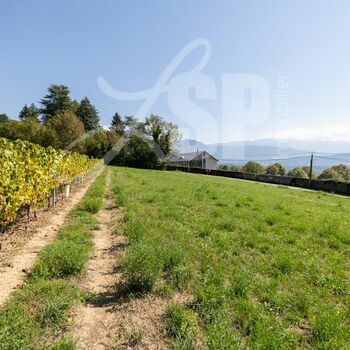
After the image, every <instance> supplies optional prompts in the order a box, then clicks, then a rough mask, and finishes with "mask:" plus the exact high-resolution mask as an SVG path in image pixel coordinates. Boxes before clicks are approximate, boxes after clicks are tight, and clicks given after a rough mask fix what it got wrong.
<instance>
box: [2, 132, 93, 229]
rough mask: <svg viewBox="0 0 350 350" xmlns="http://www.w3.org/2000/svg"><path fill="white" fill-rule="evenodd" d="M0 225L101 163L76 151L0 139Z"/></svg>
mask: <svg viewBox="0 0 350 350" xmlns="http://www.w3.org/2000/svg"><path fill="white" fill-rule="evenodd" d="M0 164H1V167H0V227H3V226H5V225H8V224H9V223H11V222H13V221H14V220H15V219H16V217H17V216H18V214H19V212H20V210H21V209H23V208H26V209H27V210H28V211H29V210H35V209H36V208H39V207H41V206H43V205H44V204H46V203H48V200H49V198H50V195H51V191H52V190H54V189H56V188H59V187H61V186H62V185H64V184H69V183H70V182H71V181H72V180H73V179H74V178H75V177H78V176H83V175H85V174H86V173H88V172H89V171H91V170H93V169H94V168H96V167H98V166H99V165H100V161H97V160H94V159H90V158H88V157H87V156H85V155H81V154H78V153H72V152H66V151H62V150H56V149H54V148H52V147H47V148H44V147H41V146H38V145H35V144H32V143H30V142H26V141H20V140H17V141H14V142H11V141H9V140H7V139H5V138H0Z"/></svg>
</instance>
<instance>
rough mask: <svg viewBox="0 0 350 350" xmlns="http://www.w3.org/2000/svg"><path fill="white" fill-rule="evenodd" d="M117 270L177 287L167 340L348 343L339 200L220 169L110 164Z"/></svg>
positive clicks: (158, 286)
mask: <svg viewBox="0 0 350 350" xmlns="http://www.w3.org/2000/svg"><path fill="white" fill-rule="evenodd" d="M113 190H114V193H115V195H116V197H117V200H118V202H119V204H120V205H121V206H124V207H125V208H126V222H125V233H126V235H127V237H128V239H129V246H128V248H127V251H126V258H125V260H124V262H123V266H124V275H125V278H126V280H127V282H128V284H129V287H130V288H131V289H133V290H135V291H137V292H141V293H143V292H149V291H153V292H155V293H174V292H180V293H182V292H186V293H190V294H191V295H192V296H193V301H192V302H191V303H190V304H189V305H186V306H177V305H170V306H169V307H168V309H167V310H166V315H165V317H164V327H165V331H166V332H167V334H168V336H169V337H171V338H172V339H173V344H174V347H175V348H176V349H191V348H194V347H195V344H202V346H203V347H204V348H209V349H243V348H245V349H349V347H350V345H349V344H350V280H349V277H350V276H349V271H350V270H349V267H350V266H349V265H350V255H349V254H350V215H349V214H350V200H349V199H347V198H340V197H335V196H331V195H327V194H322V193H317V192H305V191H299V190H292V189H288V188H282V187H273V186H268V185H263V184H255V183H248V182H241V181H237V180H232V179H225V178H214V177H206V176H202V175H194V174H186V173H175V172H165V171H150V170H137V169H127V168H113Z"/></svg>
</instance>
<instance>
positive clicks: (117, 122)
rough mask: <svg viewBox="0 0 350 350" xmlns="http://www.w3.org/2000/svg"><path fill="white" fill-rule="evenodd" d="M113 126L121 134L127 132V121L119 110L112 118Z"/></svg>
mask: <svg viewBox="0 0 350 350" xmlns="http://www.w3.org/2000/svg"><path fill="white" fill-rule="evenodd" d="M111 128H112V129H113V130H114V131H115V132H116V133H117V134H118V135H120V136H123V135H124V134H125V123H124V122H123V120H122V117H121V116H120V115H119V114H118V112H116V113H115V114H114V116H113V118H112V122H111Z"/></svg>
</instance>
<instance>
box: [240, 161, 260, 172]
mask: <svg viewBox="0 0 350 350" xmlns="http://www.w3.org/2000/svg"><path fill="white" fill-rule="evenodd" d="M243 171H244V172H246V173H253V174H264V173H265V169H264V167H263V166H262V165H261V164H259V163H257V162H253V161H250V162H248V163H247V164H246V165H244V166H243Z"/></svg>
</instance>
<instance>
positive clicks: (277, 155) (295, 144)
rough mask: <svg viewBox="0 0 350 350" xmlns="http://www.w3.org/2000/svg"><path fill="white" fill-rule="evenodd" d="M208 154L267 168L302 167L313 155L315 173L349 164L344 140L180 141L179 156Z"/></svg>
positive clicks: (349, 154) (349, 151) (223, 161)
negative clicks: (253, 163)
mask: <svg viewBox="0 0 350 350" xmlns="http://www.w3.org/2000/svg"><path fill="white" fill-rule="evenodd" d="M197 149H198V150H200V151H207V152H209V153H210V154H212V155H213V156H214V157H216V158H217V159H219V161H220V163H221V164H232V165H241V164H243V163H245V162H247V161H248V160H255V161H259V162H260V163H262V164H264V165H266V164H270V163H272V162H274V161H275V160H276V161H278V162H280V163H282V164H283V165H284V166H285V167H286V168H292V167H296V166H305V165H308V164H309V162H310V155H311V153H315V154H316V155H315V170H317V171H318V172H320V171H322V170H323V169H325V168H328V167H330V166H332V165H334V164H339V163H346V164H348V165H350V142H343V141H299V140H274V139H260V140H254V141H237V142H227V143H215V144H205V143H203V142H199V141H196V140H192V139H186V140H182V141H181V142H180V151H181V153H186V152H195V151H196V150H197Z"/></svg>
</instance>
